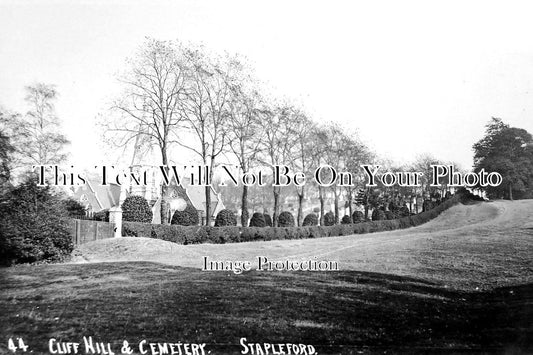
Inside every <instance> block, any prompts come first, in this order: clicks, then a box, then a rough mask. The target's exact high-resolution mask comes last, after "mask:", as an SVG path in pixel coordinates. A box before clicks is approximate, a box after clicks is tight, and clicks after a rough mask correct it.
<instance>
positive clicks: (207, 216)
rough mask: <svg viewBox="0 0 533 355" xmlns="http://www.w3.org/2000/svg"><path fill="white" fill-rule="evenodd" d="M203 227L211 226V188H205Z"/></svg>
mask: <svg viewBox="0 0 533 355" xmlns="http://www.w3.org/2000/svg"><path fill="white" fill-rule="evenodd" d="M205 225H206V226H210V225H211V186H206V187H205Z"/></svg>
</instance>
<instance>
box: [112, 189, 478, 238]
mask: <svg viewBox="0 0 533 355" xmlns="http://www.w3.org/2000/svg"><path fill="white" fill-rule="evenodd" d="M470 200H475V198H473V197H472V195H470V194H467V193H464V194H461V195H455V196H454V197H452V198H450V199H449V200H447V201H445V202H444V203H441V204H440V205H438V206H437V207H435V208H433V209H432V210H429V211H426V212H422V213H420V214H417V215H413V216H407V217H403V218H399V219H393V220H380V221H372V222H361V223H356V224H337V225H333V226H306V227H277V228H262V227H237V226H226V227H206V226H194V227H185V226H172V225H171V226H168V225H160V224H145V223H135V222H123V225H122V235H123V236H132V237H146V238H158V239H162V240H167V241H171V242H175V243H178V244H198V243H216V244H224V243H238V242H249V241H259V240H263V241H264V240H281V239H304V238H322V237H335V236H341V235H351V234H363V233H373V232H382V231H390V230H395V229H403V228H409V227H414V226H418V225H420V224H423V223H426V222H428V221H429V220H431V219H433V218H435V217H437V216H438V215H439V214H440V213H441V212H442V211H444V210H446V209H448V208H450V207H452V206H453V205H455V204H457V203H459V202H467V201H470Z"/></svg>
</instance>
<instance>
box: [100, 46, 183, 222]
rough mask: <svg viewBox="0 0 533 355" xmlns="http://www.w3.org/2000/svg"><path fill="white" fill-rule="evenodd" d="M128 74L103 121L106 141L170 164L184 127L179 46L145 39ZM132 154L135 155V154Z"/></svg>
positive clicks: (164, 219)
mask: <svg viewBox="0 0 533 355" xmlns="http://www.w3.org/2000/svg"><path fill="white" fill-rule="evenodd" d="M128 64H129V67H130V68H129V71H128V72H127V73H126V74H125V75H123V76H122V77H121V78H120V79H119V80H120V82H121V83H122V84H123V85H124V92H123V94H122V96H121V97H120V98H119V99H118V100H116V101H115V103H114V104H113V110H114V111H115V112H117V113H118V115H117V116H116V117H115V119H113V120H109V121H106V122H105V123H104V128H105V129H106V131H107V132H106V134H107V138H108V140H109V141H111V142H112V143H113V144H114V145H116V146H119V147H127V146H132V145H133V146H134V151H137V150H138V149H139V147H141V146H148V147H156V148H157V149H158V150H159V153H160V155H161V163H162V165H163V166H167V165H168V164H169V157H168V155H169V151H170V148H171V146H172V145H173V144H175V143H177V142H178V135H177V133H178V132H179V128H180V127H181V125H182V124H183V121H184V117H183V115H182V110H181V104H182V100H184V98H185V97H186V92H185V90H186V66H185V64H184V61H183V57H182V55H181V47H180V46H179V45H176V44H174V43H171V42H164V41H158V40H154V39H147V40H146V42H145V43H144V44H143V45H142V47H141V48H140V49H139V50H138V52H137V54H136V56H135V57H133V58H132V59H130V60H128ZM134 154H135V153H134ZM168 222H169V216H168V204H167V201H166V185H165V184H162V185H161V223H164V224H168Z"/></svg>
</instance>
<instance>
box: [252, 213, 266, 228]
mask: <svg viewBox="0 0 533 355" xmlns="http://www.w3.org/2000/svg"><path fill="white" fill-rule="evenodd" d="M250 227H266V222H265V216H264V215H263V214H262V213H260V212H255V213H254V214H253V215H252V219H250Z"/></svg>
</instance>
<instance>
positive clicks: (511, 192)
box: [509, 183, 513, 201]
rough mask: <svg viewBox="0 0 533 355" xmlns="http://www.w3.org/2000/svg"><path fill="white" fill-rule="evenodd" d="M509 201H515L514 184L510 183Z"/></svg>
mask: <svg viewBox="0 0 533 355" xmlns="http://www.w3.org/2000/svg"><path fill="white" fill-rule="evenodd" d="M509 200H511V201H512V200H513V184H511V183H509Z"/></svg>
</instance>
